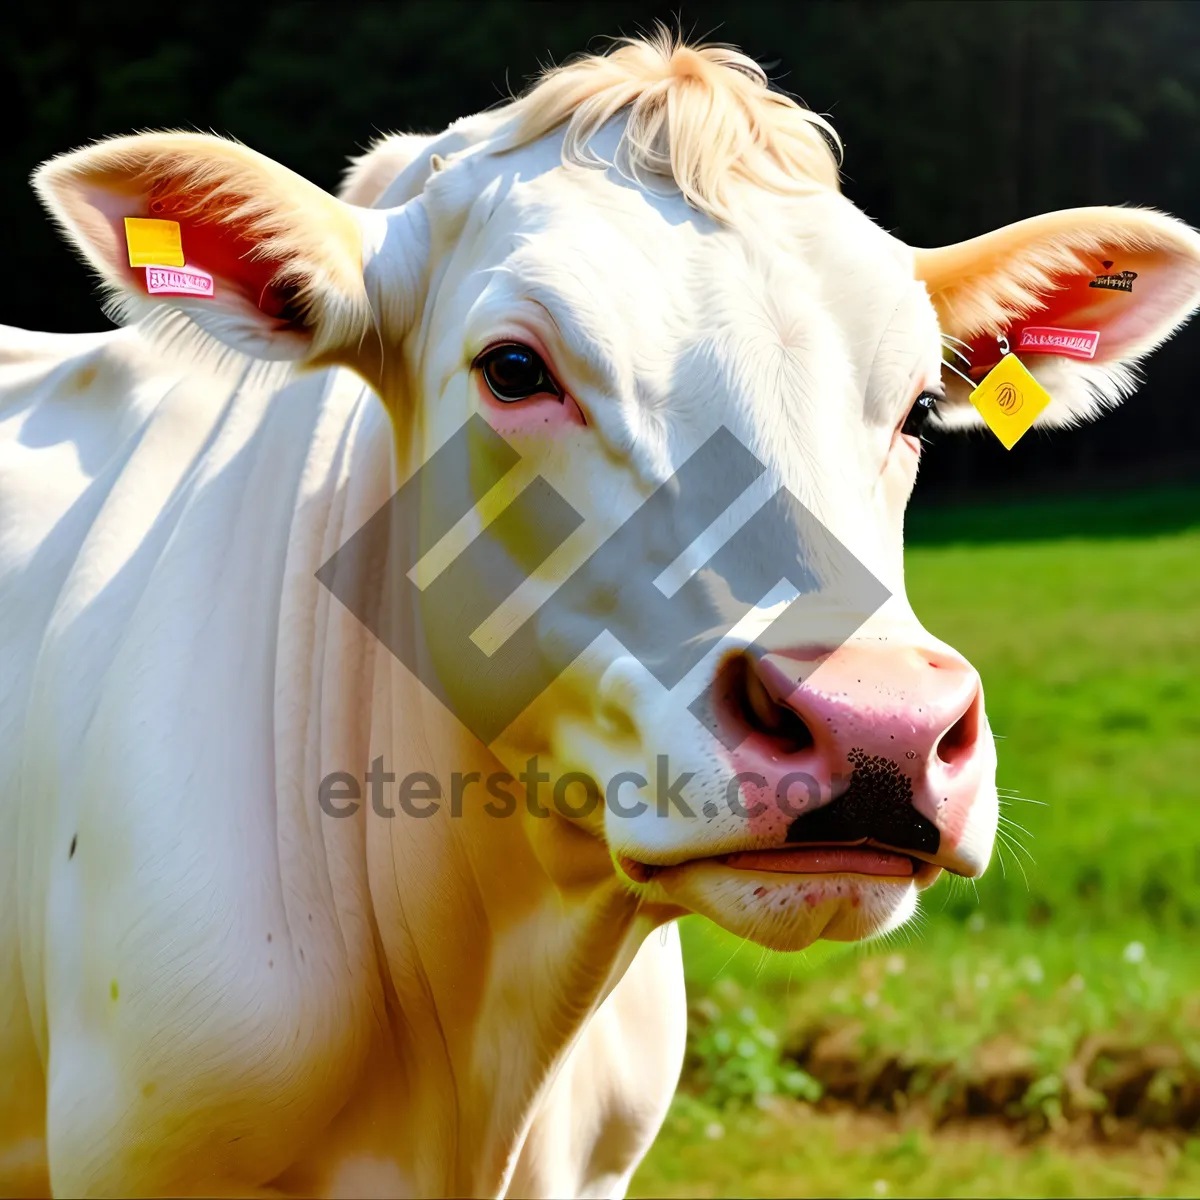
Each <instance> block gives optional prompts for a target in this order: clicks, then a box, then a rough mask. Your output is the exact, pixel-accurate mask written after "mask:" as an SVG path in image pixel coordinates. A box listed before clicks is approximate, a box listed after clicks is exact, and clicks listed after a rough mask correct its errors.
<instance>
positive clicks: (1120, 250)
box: [914, 208, 1200, 425]
mask: <svg viewBox="0 0 1200 1200" xmlns="http://www.w3.org/2000/svg"><path fill="white" fill-rule="evenodd" d="M914 258H915V269H916V274H917V277H918V278H919V279H922V280H923V281H924V282H925V285H926V288H927V290H928V292H929V295H930V298H931V299H932V300H933V303H934V306H935V308H936V309H937V313H938V318H939V321H940V323H941V328H942V333H943V334H944V335H946V339H947V351H946V354H945V358H946V361H948V362H951V363H953V364H954V365H955V366H957V367H958V368H959V369H960V370H962V371H964V372H965V373H966V374H968V375H969V376H970V378H971V379H972V380H973V381H975V382H976V383H977V382H978V381H979V380H981V379H982V378H983V377H984V376H985V375H986V374H987V373H988V371H990V370H991V369H992V367H994V366H995V365H996V363H997V362H999V360H1000V358H1001V346H1000V342H999V339H1000V338H1001V337H1004V338H1007V340H1008V344H1009V346H1010V347H1011V349H1012V351H1013V352H1014V353H1015V354H1016V355H1017V356H1018V357H1019V358H1020V359H1021V361H1022V362H1023V363H1024V364H1025V366H1026V367H1028V368H1029V370H1030V371H1031V372H1032V373H1033V374H1034V376H1035V377H1036V378H1037V379H1038V381H1039V382H1040V383H1041V384H1042V386H1043V387H1044V388H1046V390H1047V391H1048V392H1049V393H1050V395H1051V397H1052V402H1051V404H1050V405H1049V406H1048V407H1047V409H1046V410H1045V412H1044V413H1043V414H1042V415H1041V417H1039V419H1038V424H1041V425H1070V424H1073V423H1075V422H1076V421H1079V420H1084V419H1087V418H1088V417H1091V416H1094V415H1095V414H1096V413H1097V412H1099V411H1101V410H1102V409H1103V408H1105V407H1106V406H1108V405H1113V404H1117V403H1119V402H1120V401H1121V400H1122V399H1124V397H1125V396H1127V395H1128V394H1129V393H1130V392H1131V391H1132V390H1133V386H1134V383H1135V375H1134V371H1133V368H1134V366H1135V364H1136V363H1137V361H1138V360H1139V359H1140V358H1142V357H1143V356H1144V355H1146V354H1148V353H1149V352H1150V351H1151V350H1153V349H1154V348H1155V347H1156V346H1158V345H1160V344H1161V343H1162V342H1163V341H1165V340H1166V339H1167V338H1168V337H1170V336H1171V334H1172V333H1173V332H1174V331H1175V330H1176V329H1177V328H1178V327H1179V326H1180V325H1182V324H1183V322H1184V321H1186V320H1187V318H1188V317H1189V316H1190V315H1191V314H1192V313H1193V312H1194V311H1195V310H1196V308H1197V307H1200V235H1198V234H1197V233H1196V231H1195V230H1193V229H1191V228H1189V227H1188V226H1187V225H1184V224H1183V223H1182V222H1180V221H1176V220H1174V219H1173V218H1171V217H1167V216H1164V215H1163V214H1161V213H1157V212H1152V211H1148V210H1145V209H1132V208H1077V209H1068V210H1066V211H1064V212H1055V213H1047V214H1045V215H1044V216H1040V217H1033V218H1031V219H1029V220H1027V221H1018V222H1017V223H1016V224H1013V225H1007V226H1005V227H1004V228H1003V229H997V230H995V231H993V232H992V233H988V234H984V235H983V236H982V237H977V238H973V239H971V240H970V241H968V242H960V243H958V244H957V245H953V246H943V247H941V248H939V249H936V250H916V251H915V252H914ZM964 356H965V357H964ZM944 377H945V379H946V382H947V385H948V398H949V400H950V403H949V404H948V405H947V406H944V407H943V409H942V413H943V415H944V419H945V421H946V423H947V424H950V425H956V424H957V425H963V424H971V423H974V422H976V421H977V420H978V415H977V414H976V413H975V410H974V409H973V408H972V407H971V405H970V404H969V403H967V396H968V395H969V393H970V388H969V387H968V386H967V385H966V384H965V383H964V382H962V381H961V379H960V378H959V377H958V376H956V375H955V374H954V373H953V372H950V371H946V372H944Z"/></svg>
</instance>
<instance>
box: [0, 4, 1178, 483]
mask: <svg viewBox="0 0 1200 1200" xmlns="http://www.w3.org/2000/svg"><path fill="white" fill-rule="evenodd" d="M655 19H661V20H664V21H667V22H668V23H670V24H672V25H676V24H679V25H681V26H682V28H683V29H684V31H685V32H687V33H689V34H691V35H693V36H696V37H702V38H707V39H709V40H719V41H726V42H732V43H734V44H736V45H738V46H740V47H741V48H742V49H743V50H745V51H746V52H747V53H749V54H751V55H753V56H754V57H755V58H757V59H758V60H759V61H760V62H761V63H763V64H764V66H766V67H767V68H768V70H769V72H770V74H771V75H772V77H773V78H774V79H775V80H776V82H777V83H778V84H779V86H781V87H783V88H784V89H786V90H788V91H790V92H793V93H794V94H796V95H797V96H799V97H801V98H802V99H803V100H804V101H805V102H806V103H807V104H808V105H809V106H810V107H811V108H814V109H816V110H817V111H818V112H825V113H828V114H830V115H831V117H832V119H833V122H834V124H835V125H836V127H837V129H838V131H839V132H840V133H841V135H842V138H843V140H844V141H845V144H846V162H845V185H844V186H845V190H846V192H847V194H848V195H849V196H850V197H851V198H852V199H853V200H855V201H856V202H857V203H858V204H859V205H860V206H861V207H862V208H864V209H865V210H866V212H867V213H869V214H870V215H871V216H872V217H874V218H875V219H876V220H877V221H878V222H879V223H880V224H882V225H883V226H885V227H886V228H888V229H890V230H892V231H893V232H894V233H896V234H897V235H898V236H900V237H902V238H904V239H905V240H906V241H908V242H909V243H911V244H914V245H938V244H942V243H945V242H952V241H957V240H959V239H962V238H966V237H971V236H973V235H975V234H978V233H982V232H985V231H986V230H988V229H991V228H993V227H995V226H997V225H1001V224H1004V223H1006V222H1009V221H1014V220H1017V219H1019V218H1021V217H1026V216H1030V215H1032V214H1034V213H1038V212H1043V211H1045V210H1048V209H1054V208H1066V207H1070V206H1073V205H1083V204H1122V203H1131V204H1141V205H1150V206H1153V207H1155V208H1159V209H1163V210H1165V211H1167V212H1171V213H1174V214H1175V215H1177V216H1180V217H1182V218H1183V219H1185V220H1187V221H1189V222H1191V223H1192V224H1194V225H1200V4H1193V3H1188V2H1186V0H1042V2H1040V3H1039V2H1028V0H1001V2H996V3H987V2H971V0H957V2H949V0H946V2H942V3H935V2H928V0H926V2H919V0H913V2H903V3H869V2H866V0H810V2H807V3H805V2H802V0H791V2H790V3H786V4H768V3H761V4H753V3H747V2H746V0H724V2H723V3H699V2H696V0H686V2H681V3H679V4H676V5H655V4H644V3H643V4H637V3H625V2H621V0H605V2H590V3H589V2H585V3H574V4H565V3H564V4H558V3H553V4H547V3H517V2H515V0H480V2H478V3H454V2H443V3H436V4H434V3H395V4H387V5H383V4H353V3H339V4H336V5H333V4H331V5H328V6H325V5H317V4H307V3H290V4H287V5H286V6H284V5H280V6H278V7H273V6H262V5H254V4H228V3H204V4H182V5H170V4H163V3H161V2H159V3H155V4H153V5H149V4H144V3H140V2H139V3H122V4H121V5H120V6H119V7H118V6H108V5H100V4H94V3H93V4H87V5H84V4H77V5H73V4H55V5H46V6H41V5H36V4H35V5H28V6H26V7H25V8H24V10H23V11H22V12H20V13H19V14H18V13H15V12H13V10H9V12H8V13H6V15H5V31H4V33H3V34H0V111H3V112H4V113H5V115H6V127H7V129H8V135H7V136H8V146H7V148H6V151H5V154H4V161H3V167H2V170H0V215H2V217H3V230H4V237H3V247H4V258H3V264H4V277H5V280H6V284H7V286H5V287H4V288H3V289H2V290H0V322H5V323H10V324H17V325H23V326H28V327H33V328H39V329H50V330H65V331H71V330H88V329H98V328H102V327H103V326H104V324H105V320H104V317H103V316H102V315H101V313H100V309H99V306H98V304H97V302H96V298H95V293H94V289H93V287H92V284H91V281H90V278H89V276H88V274H87V272H86V271H85V270H84V268H83V267H82V266H81V265H80V264H79V263H78V262H77V261H76V260H75V259H74V258H73V256H72V254H71V253H70V252H69V251H68V250H67V249H66V248H65V247H64V246H63V245H62V244H61V243H60V242H59V240H58V238H57V236H56V235H55V233H54V231H53V229H52V228H51V226H50V223H49V222H48V221H47V220H46V218H45V217H44V215H43V214H42V213H41V211H40V209H39V208H38V206H37V204H36V203H35V201H34V199H33V196H32V193H31V192H30V190H29V187H28V183H27V177H28V174H29V172H30V170H31V169H32V168H33V167H34V166H36V165H37V163H39V162H41V161H42V160H43V159H45V158H47V157H49V156H51V155H53V154H56V153H59V152H61V151H63V150H68V149H71V148H73V147H76V146H78V145H80V144H81V143H82V142H85V141H87V140H88V139H90V138H95V137H101V136H105V135H109V134H115V133H127V132H134V131H137V130H143V129H148V128H187V129H201V130H211V131H214V132H217V133H222V134H229V135H232V136H233V137H236V138H238V139H240V140H242V141H244V142H246V143H247V144H248V145H251V146H253V147H254V148H256V149H258V150H260V151H262V152H264V153H266V154H268V155H270V156H272V157H273V158H276V159H278V160H279V161H280V162H283V163H285V164H287V165H288V166H290V167H292V168H293V169H295V170H297V171H299V172H300V173H302V174H304V175H306V176H307V177H308V178H310V179H312V180H314V181H316V182H317V183H319V184H321V185H323V186H325V187H329V188H333V187H335V186H336V184H337V181H338V178H339V175H340V172H341V170H342V168H343V167H344V166H345V162H346V158H347V156H348V155H350V154H352V153H356V152H357V151H358V150H360V149H362V148H364V147H365V146H366V145H367V144H368V143H369V142H370V141H371V139H372V138H374V137H375V136H376V135H377V134H378V133H380V132H390V131H393V130H428V131H433V130H437V129H440V128H442V127H444V126H445V125H446V124H448V123H449V121H451V120H452V119H454V118H455V117H458V116H461V115H464V114H466V113H470V112H474V111H477V110H478V109H481V108H484V107H487V106H489V105H492V104H494V103H496V102H497V101H499V100H501V99H502V98H503V97H504V96H505V95H506V94H508V92H509V91H515V90H519V89H520V88H521V87H523V86H524V84H525V82H526V81H527V79H528V77H529V76H530V75H532V74H534V73H535V72H536V71H537V69H538V68H539V66H540V65H544V64H547V63H550V62H560V61H562V59H564V58H565V57H567V56H569V55H571V54H573V53H576V52H578V51H581V50H584V49H588V48H591V49H600V48H602V46H603V45H604V42H603V37H604V36H606V35H616V34H621V33H636V32H638V31H639V30H644V29H646V28H648V27H649V25H650V24H651V22H653V21H654V20H655ZM1198 370H1200V323H1197V326H1196V327H1194V328H1189V329H1187V330H1185V331H1184V332H1183V333H1182V334H1181V335H1180V336H1179V337H1177V338H1176V339H1175V340H1174V341H1173V342H1172V343H1170V344H1168V345H1167V346H1166V347H1164V348H1163V349H1162V350H1160V351H1159V352H1158V353H1157V354H1156V355H1155V356H1154V357H1153V358H1152V359H1151V360H1150V361H1149V362H1148V364H1147V366H1146V367H1145V370H1144V374H1145V384H1144V386H1143V388H1142V389H1141V391H1140V392H1139V394H1138V395H1137V396H1136V397H1134V398H1133V399H1132V400H1131V401H1130V402H1129V403H1127V404H1126V405H1125V406H1124V408H1123V409H1121V410H1120V411H1118V412H1117V413H1115V414H1112V415H1110V416H1108V417H1106V418H1104V419H1103V420H1101V421H1100V422H1098V423H1097V424H1096V425H1094V426H1091V427H1090V428H1088V429H1086V430H1076V431H1067V432H1058V433H1040V432H1039V433H1032V434H1030V435H1029V436H1027V437H1026V439H1025V440H1024V441H1022V442H1021V443H1020V445H1019V446H1018V447H1017V448H1016V449H1015V450H1014V451H1013V452H1012V453H1008V452H1006V451H1004V450H1003V449H1002V448H1000V446H999V444H998V443H996V442H995V440H994V439H992V438H991V437H990V435H987V434H979V435H975V436H962V435H957V436H954V437H943V438H940V439H939V440H938V444H937V445H936V446H935V448H934V449H933V450H932V452H931V453H929V454H928V455H927V456H926V460H925V463H924V465H923V467H922V477H921V483H920V485H919V487H918V493H917V495H918V503H937V504H945V503H946V502H947V501H948V500H951V499H953V498H955V497H957V496H958V495H959V494H966V492H967V491H968V489H969V490H970V492H971V493H972V494H974V495H980V494H987V493H995V492H1014V491H1015V492H1023V493H1028V492H1043V493H1044V492H1051V491H1060V490H1071V491H1076V492H1078V491H1084V492H1087V491H1092V492H1095V491H1099V490H1108V489H1113V488H1129V487H1134V486H1139V485H1142V484H1145V483H1155V482H1161V481H1164V480H1172V479H1176V480H1177V479H1184V478H1195V477H1196V476H1197V475H1198V474H1200V471H1198V468H1200V436H1197V435H1198V434H1200V410H1198V409H1197V405H1196V399H1195V393H1196V390H1197V387H1196V380H1197V373H1198Z"/></svg>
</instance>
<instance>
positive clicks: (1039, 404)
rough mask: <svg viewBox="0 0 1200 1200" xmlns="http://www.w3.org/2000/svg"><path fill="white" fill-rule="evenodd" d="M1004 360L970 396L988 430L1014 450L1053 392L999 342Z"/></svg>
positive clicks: (985, 377)
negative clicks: (1047, 389) (1039, 381)
mask: <svg viewBox="0 0 1200 1200" xmlns="http://www.w3.org/2000/svg"><path fill="white" fill-rule="evenodd" d="M1000 349H1001V350H1003V351H1004V357H1003V358H1002V359H1001V360H1000V361H999V362H998V363H997V364H996V365H995V366H994V367H993V368H992V369H991V370H990V371H989V372H988V373H987V374H986V375H985V376H984V377H983V381H982V382H981V383H980V384H979V386H978V387H977V388H976V389H975V390H974V391H973V392H972V393H971V403H972V404H973V405H975V407H976V408H977V409H978V410H979V415H980V416H981V417H983V419H984V420H985V421H986V422H987V427H988V428H989V429H990V430H991V431H992V432H993V433H994V434H995V435H996V436H997V437H998V438H999V439H1000V441H1001V443H1002V445H1003V446H1004V448H1005V449H1006V450H1011V449H1012V448H1013V447H1014V446H1015V445H1016V444H1017V442H1018V441H1020V440H1021V438H1022V437H1023V436H1024V435H1025V433H1026V432H1027V431H1028V429H1029V427H1030V426H1031V425H1032V424H1033V423H1034V421H1035V420H1037V417H1038V414H1039V413H1040V412H1041V411H1042V410H1043V409H1044V408H1045V407H1046V405H1047V404H1049V403H1050V393H1049V392H1048V391H1046V389H1045V388H1044V387H1042V385H1041V384H1040V383H1038V381H1037V380H1036V379H1034V377H1033V376H1032V375H1031V374H1030V373H1029V372H1028V371H1027V370H1026V369H1025V364H1024V363H1023V362H1021V360H1020V359H1019V358H1018V357H1017V356H1016V355H1015V354H1013V353H1011V352H1010V351H1009V349H1008V340H1007V339H1006V338H1001V339H1000Z"/></svg>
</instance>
